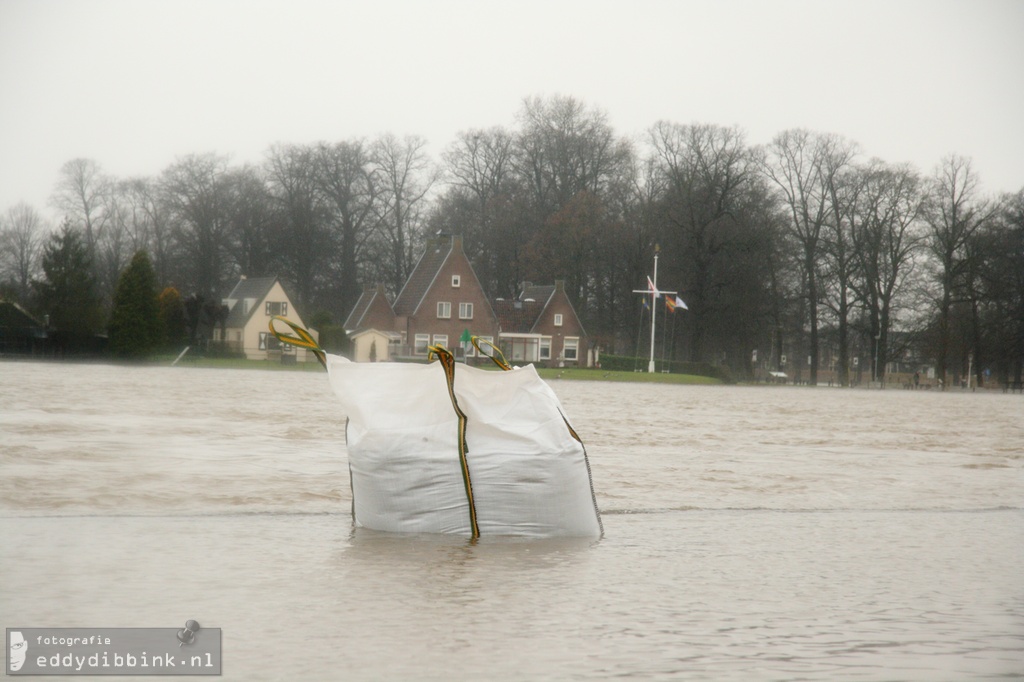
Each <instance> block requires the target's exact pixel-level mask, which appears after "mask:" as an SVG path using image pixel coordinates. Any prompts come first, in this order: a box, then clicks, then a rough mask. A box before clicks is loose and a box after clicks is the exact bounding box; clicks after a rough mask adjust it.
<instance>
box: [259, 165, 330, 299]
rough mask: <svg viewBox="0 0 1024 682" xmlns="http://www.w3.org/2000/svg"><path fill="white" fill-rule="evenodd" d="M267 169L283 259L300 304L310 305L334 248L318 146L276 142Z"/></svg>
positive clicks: (323, 276) (326, 269) (323, 281)
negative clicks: (319, 184) (319, 179)
mask: <svg viewBox="0 0 1024 682" xmlns="http://www.w3.org/2000/svg"><path fill="white" fill-rule="evenodd" d="M266 169H267V178H268V180H269V184H270V190H271V195H272V196H273V197H274V200H275V202H276V204H277V207H278V210H279V213H280V216H281V218H282V221H283V227H284V236H283V239H282V242H281V255H282V260H283V262H284V264H285V266H286V268H287V272H288V275H289V276H290V278H291V280H292V284H293V286H294V287H295V291H296V294H297V298H298V301H297V304H298V305H300V306H304V307H307V309H310V308H312V306H313V302H314V298H315V295H316V292H317V291H318V290H319V289H320V288H321V287H323V286H324V285H325V280H326V279H327V277H328V268H327V264H328V263H329V262H330V261H331V259H332V255H331V254H332V250H333V245H332V244H331V240H330V234H329V232H328V230H327V225H326V220H325V217H324V209H323V203H322V200H321V196H320V192H319V188H318V187H317V178H316V147H315V146H312V145H286V146H281V145H277V146H274V147H272V148H271V150H270V152H269V153H268V154H267V161H266Z"/></svg>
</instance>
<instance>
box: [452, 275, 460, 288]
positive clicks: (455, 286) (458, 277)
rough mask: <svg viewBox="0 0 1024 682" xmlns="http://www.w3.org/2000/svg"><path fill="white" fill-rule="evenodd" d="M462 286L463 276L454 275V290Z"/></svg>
mask: <svg viewBox="0 0 1024 682" xmlns="http://www.w3.org/2000/svg"><path fill="white" fill-rule="evenodd" d="M460 286H462V275H452V288H453V289H458V288H459V287H460Z"/></svg>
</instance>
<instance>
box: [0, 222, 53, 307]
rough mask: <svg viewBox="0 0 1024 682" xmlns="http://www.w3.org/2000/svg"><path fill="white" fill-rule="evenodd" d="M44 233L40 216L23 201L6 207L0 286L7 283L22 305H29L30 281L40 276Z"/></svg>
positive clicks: (0, 250)
mask: <svg viewBox="0 0 1024 682" xmlns="http://www.w3.org/2000/svg"><path fill="white" fill-rule="evenodd" d="M47 232H48V228H47V227H46V224H45V223H44V221H43V219H42V217H41V216H40V215H39V213H38V212H37V211H36V210H35V209H34V208H32V207H31V206H29V205H28V204H26V203H24V202H22V203H19V204H16V205H15V206H13V207H11V208H9V209H8V210H7V215H6V217H5V218H4V219H3V221H2V222H0V283H4V282H9V283H10V286H11V289H13V292H14V294H15V296H16V297H17V298H16V300H17V302H18V303H21V304H22V305H27V304H28V297H29V294H30V293H31V287H32V280H33V279H36V278H37V277H38V275H39V272H40V265H39V259H40V257H41V255H42V251H43V244H44V243H45V241H46V233H47Z"/></svg>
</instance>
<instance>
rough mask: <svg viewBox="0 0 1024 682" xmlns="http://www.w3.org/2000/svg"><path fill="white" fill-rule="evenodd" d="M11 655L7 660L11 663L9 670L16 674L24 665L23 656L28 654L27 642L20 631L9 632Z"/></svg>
mask: <svg viewBox="0 0 1024 682" xmlns="http://www.w3.org/2000/svg"><path fill="white" fill-rule="evenodd" d="M10 645H11V655H10V657H9V658H8V659H7V660H9V661H10V662H11V670H12V671H14V672H18V671H19V670H21V666H23V665H25V654H27V653H28V642H26V641H25V637H24V636H23V635H22V634H21V632H20V631H18V630H14V631H13V632H11V642H10Z"/></svg>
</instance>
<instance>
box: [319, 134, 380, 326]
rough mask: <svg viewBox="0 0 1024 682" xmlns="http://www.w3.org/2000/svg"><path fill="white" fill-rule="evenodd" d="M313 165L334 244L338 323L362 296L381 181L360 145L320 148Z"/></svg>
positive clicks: (334, 305) (364, 146)
mask: <svg viewBox="0 0 1024 682" xmlns="http://www.w3.org/2000/svg"><path fill="white" fill-rule="evenodd" d="M315 159H316V181H317V185H318V187H319V189H320V192H321V194H322V196H323V203H324V211H325V214H326V219H327V221H328V224H329V229H330V232H331V235H332V239H333V242H334V243H335V255H334V258H333V259H332V261H331V263H330V268H331V272H332V273H333V275H334V276H333V277H332V283H331V284H330V285H329V291H330V295H329V298H330V300H331V305H330V306H329V307H330V308H331V310H332V312H333V314H334V315H335V317H336V318H337V319H338V321H339V322H340V321H341V320H344V319H345V316H347V314H348V313H349V311H351V309H352V307H353V306H354V305H355V303H356V300H357V299H358V297H359V294H360V286H359V281H360V273H361V271H362V270H363V268H364V263H365V260H366V249H367V244H368V243H369V241H370V240H371V239H372V238H373V236H374V234H376V232H377V230H378V223H377V217H378V215H379V213H380V211H379V202H380V200H381V194H382V189H381V187H380V184H381V178H380V177H379V174H378V173H377V171H376V169H375V167H374V164H373V158H372V156H371V153H370V148H369V145H367V144H366V142H364V141H363V140H361V139H356V140H349V141H343V142H337V143H334V144H327V143H322V144H320V145H318V147H317V150H316V156H315Z"/></svg>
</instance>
